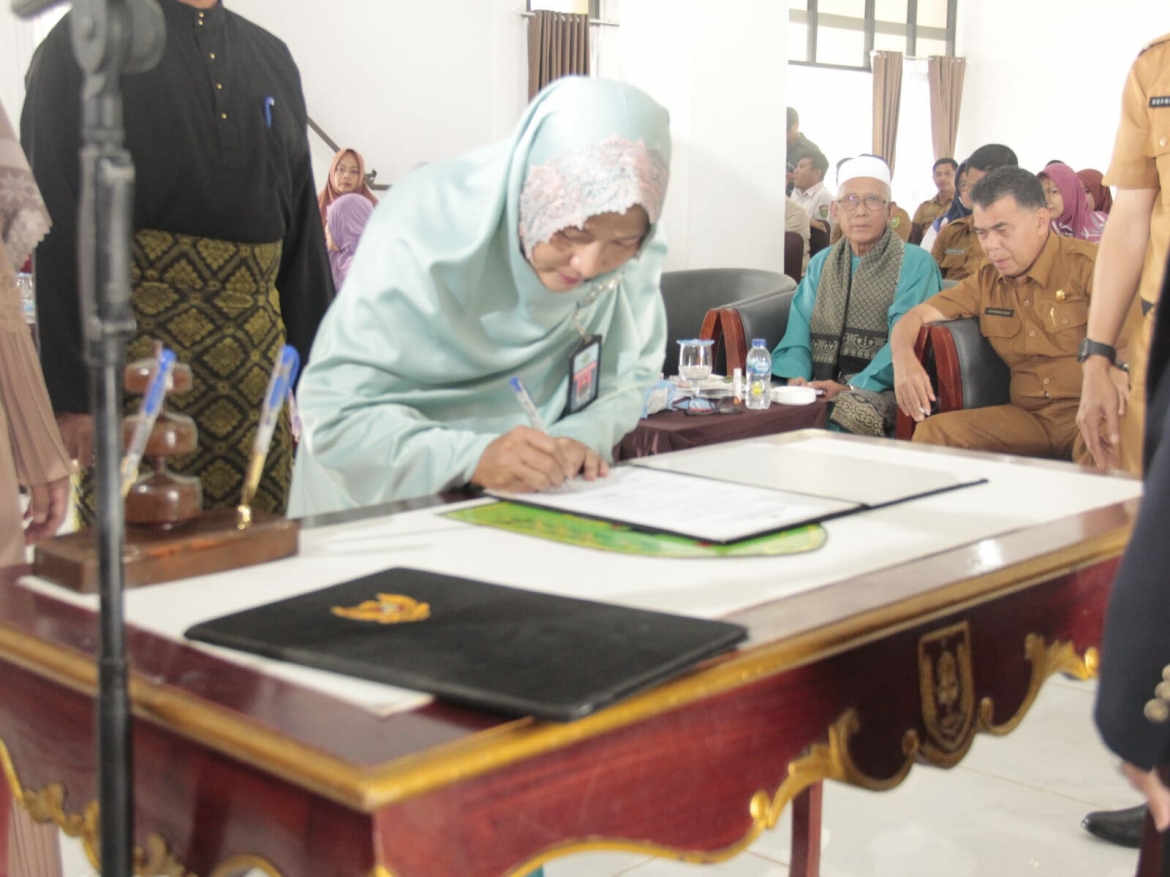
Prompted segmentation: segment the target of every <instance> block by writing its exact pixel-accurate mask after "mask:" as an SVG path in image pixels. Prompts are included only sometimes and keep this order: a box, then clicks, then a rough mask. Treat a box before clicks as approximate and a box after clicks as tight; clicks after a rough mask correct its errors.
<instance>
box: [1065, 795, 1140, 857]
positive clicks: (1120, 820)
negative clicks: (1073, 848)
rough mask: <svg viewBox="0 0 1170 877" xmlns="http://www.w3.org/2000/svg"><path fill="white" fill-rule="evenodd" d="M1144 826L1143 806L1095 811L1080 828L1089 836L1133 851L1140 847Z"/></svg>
mask: <svg viewBox="0 0 1170 877" xmlns="http://www.w3.org/2000/svg"><path fill="white" fill-rule="evenodd" d="M1145 825H1146V805H1145V804H1139V805H1138V806H1136V807H1126V808H1125V809H1124V810H1096V811H1094V812H1093V813H1090V814H1089V815H1088V816H1086V817H1085V819H1084V821H1083V822H1081V828H1083V829H1084V830H1085V831H1087V832H1088V833H1089V834H1091V835H1094V836H1096V837H1099V838H1101V840H1107V841H1109V843H1111V844H1117V845H1118V846H1121V847H1133V848H1134V849H1135V850H1136V849H1138V848H1139V847H1140V846H1141V845H1142V829H1144V828H1145Z"/></svg>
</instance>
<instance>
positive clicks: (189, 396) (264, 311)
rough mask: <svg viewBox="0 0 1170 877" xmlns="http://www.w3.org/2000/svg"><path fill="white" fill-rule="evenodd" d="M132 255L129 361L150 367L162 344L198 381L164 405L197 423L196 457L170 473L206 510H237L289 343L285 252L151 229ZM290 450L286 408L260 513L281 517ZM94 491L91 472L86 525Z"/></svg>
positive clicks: (176, 463)
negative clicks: (189, 486) (187, 483)
mask: <svg viewBox="0 0 1170 877" xmlns="http://www.w3.org/2000/svg"><path fill="white" fill-rule="evenodd" d="M133 255H134V266H133V288H134V289H133V307H134V317H135V319H136V320H137V322H138V331H137V333H136V334H135V336H134V338H133V340H131V342H130V344H129V346H128V348H127V359H128V360H129V361H131V362H133V361H134V360H137V359H145V358H149V357H150V356H151V346H152V343H153V342H154V340H156V339H157V340H160V341H162V342H163V343H164V344H165V345H166V346H167V347H169V348H170V349H171V350H173V351H174V352H175V356H176V357H177V358H178V360H179V362H185V363H187V364H188V365H189V366H190V367H191V373H192V379H193V380H192V387H191V390H190V392H187V393H184V394H182V395H174V396H168V397H167V406H168V408H170V410H172V411H176V412H179V413H182V414H186V415H188V416H189V417H191V418H192V419H193V420H194V421H195V424H196V426H197V427H198V428H199V449H198V450H197V451H196V452H195V453H193V454H185V455H183V456H180V457H170V458H168V459H167V464H168V466H170V468H171V469H173V470H174V471H175V472H178V473H180V474H183V475H191V476H194V477H197V478H198V479H199V480H200V482H201V483H202V485H203V507H204V508H205V509H212V508H232V507H235V506H236V505H237V504H238V503H239V501H240V489H241V487H242V486H243V483H244V472H245V471H246V469H247V465H248V459H249V457H250V456H251V453H252V441H253V439H254V437H255V434H256V427H257V424H258V422H259V418H260V408H261V405H262V402H263V399H264V393H265V391H266V390H267V388H268V378H269V375H270V374H271V372H272V366H273V363H275V362H276V358H277V356H278V355H279V353H280V349H281V347H282V346H283V345H284V343H285V331H284V322H283V321H282V320H281V315H280V296H279V294H278V292H277V290H276V275H277V271H278V270H279V268H280V255H281V243H280V242H279V241H277V242H276V243H272V244H237V243H232V242H229V241H219V240H212V239H210V238H197V237H191V236H189V235H179V234H171V233H169V232H160V231H149V230H148V231H139V232H138V233H136V234H135V235H134V253H133ZM140 404H141V400H140V399H139V398H138V397H137V396H130V397H128V398H127V400H126V405H125V409H126V413H127V414H130V413H133V412H136V411H137V410H138V408H139V406H140ZM292 450H293V449H292V434H291V432H290V429H289V419H288V409H287V407H286V408H285V409H284V410H283V411H282V413H281V416H280V421H279V423H278V424H277V428H276V433H275V435H274V436H273V438H272V446H271V448H270V450H269V452H268V461H267V463H266V464H265V466H264V476H263V478H262V479H261V480H260V488H259V490H258V491H257V494H256V498H255V499H254V500H253V501H252V507H253V508H256V509H261V510H263V511H267V512H272V513H274V514H284V511H285V507H286V505H287V503H288V489H289V483H290V481H291V478H292ZM95 487H96V484H95V479H94V478H93V470H92V469H90V470H87V472H86V473H85V475H84V477H83V478H82V479H81V485H80V491H79V493H78V514H79V517H80V519H81V524H82V525H83V526H91V525H92V524H93V522H94V519H95V501H96V495H95Z"/></svg>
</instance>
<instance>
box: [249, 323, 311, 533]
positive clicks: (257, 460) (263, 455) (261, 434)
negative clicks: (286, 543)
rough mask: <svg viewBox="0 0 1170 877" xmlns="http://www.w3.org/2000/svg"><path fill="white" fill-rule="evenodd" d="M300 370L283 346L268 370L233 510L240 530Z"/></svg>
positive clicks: (287, 347)
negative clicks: (238, 493) (245, 465)
mask: <svg viewBox="0 0 1170 877" xmlns="http://www.w3.org/2000/svg"><path fill="white" fill-rule="evenodd" d="M300 366H301V358H300V356H299V355H298V354H297V351H296V348H295V347H292V346H291V345H289V344H286V345H285V346H284V347H283V348H282V349H281V351H280V356H279V357H277V360H276V364H275V365H274V366H273V367H272V377H271V378H269V379H268V391H267V392H266V393H265V394H264V407H263V409H262V410H261V412H260V426H259V427H258V428H257V429H256V440H255V441H254V442H253V443H252V458H251V459H250V460H248V471H247V474H246V475H245V476H244V489H243V491H242V493H241V495H240V504H239V506H238V507H237V508H236V511H237V512H238V513H239V520H238V525H239V528H240V529H241V530H242V529H244V528H245V527H247V526H248V525H249V524H251V523H252V499H253V498H254V497H255V496H256V488H258V487H259V486H260V476H261V475H262V474H263V472H264V462H265V460H267V459H268V448H269V446H270V445H271V444H272V434H273V433H274V432H275V431H276V421H277V419H278V418H279V417H280V409H281V408H283V407H284V400H285V399H286V398H288V393H289V390H291V389H292V386H293V384H294V383H295V382H296V379H297V370H298V369H299V368H300Z"/></svg>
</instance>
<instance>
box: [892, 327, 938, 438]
mask: <svg viewBox="0 0 1170 877" xmlns="http://www.w3.org/2000/svg"><path fill="white" fill-rule="evenodd" d="M930 329H931V327H930V325H929V324H928V325H925V326H923V327H922V328H920V329H919V330H918V337H917V338H915V339H914V358H915V359H917V360H918V361H919V362H920V363H922V367H923V368H924V369H926V373H927V374H930V373H931V372H932V371H933V369H932V367H931V361H932V359H933V356H934V351H933V349H932V347H931V341H932V338H931V332H930ZM935 393H936V395H937V393H938V391H937V389H936V390H935ZM917 427H918V423H917V421H915V420H914V419H913V418H911V417H909V416H907V415H906V414H903V413H902V409H901V408H899V409H898V413H897V415H896V420H895V422H894V436H895V437H897V438H900V439H903V440H905V441H910V439H911V438H913V437H914V430H915V429H916V428H917Z"/></svg>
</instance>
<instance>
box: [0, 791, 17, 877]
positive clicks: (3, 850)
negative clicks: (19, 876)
mask: <svg viewBox="0 0 1170 877" xmlns="http://www.w3.org/2000/svg"><path fill="white" fill-rule="evenodd" d="M15 806H16V804H15V802H14V801H13V800H12V790H11V789H9V788H8V781H7V780H6V779H5V778H4V772H3V771H0V877H8V820H9V816H10V813H11V811H12V808H13V807H15Z"/></svg>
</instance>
